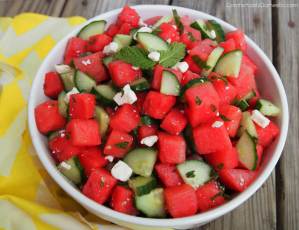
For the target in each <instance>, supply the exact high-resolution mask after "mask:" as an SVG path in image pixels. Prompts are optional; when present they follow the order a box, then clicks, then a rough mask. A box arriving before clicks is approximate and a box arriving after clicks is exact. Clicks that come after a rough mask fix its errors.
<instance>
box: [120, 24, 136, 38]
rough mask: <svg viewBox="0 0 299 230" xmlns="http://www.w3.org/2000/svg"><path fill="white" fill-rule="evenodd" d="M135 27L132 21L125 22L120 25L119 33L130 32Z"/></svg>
mask: <svg viewBox="0 0 299 230" xmlns="http://www.w3.org/2000/svg"><path fill="white" fill-rule="evenodd" d="M132 29H134V27H133V26H132V25H131V24H130V23H124V24H122V25H120V27H119V30H118V32H117V33H118V34H127V35H128V34H130V32H131V30H132Z"/></svg>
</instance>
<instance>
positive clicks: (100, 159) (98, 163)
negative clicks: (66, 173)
mask: <svg viewBox="0 0 299 230" xmlns="http://www.w3.org/2000/svg"><path fill="white" fill-rule="evenodd" d="M79 160H80V163H81V165H82V167H83V168H84V172H85V175H86V176H89V175H90V174H91V173H92V172H93V171H94V170H97V169H99V168H102V167H104V166H106V165H107V163H108V162H107V160H106V159H105V158H104V156H103V155H102V153H101V150H100V148H98V147H89V148H83V149H81V151H80V154H79Z"/></svg>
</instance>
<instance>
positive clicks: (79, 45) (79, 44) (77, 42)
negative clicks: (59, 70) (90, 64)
mask: <svg viewBox="0 0 299 230" xmlns="http://www.w3.org/2000/svg"><path fill="white" fill-rule="evenodd" d="M86 45H87V42H86V41H85V40H83V39H82V38H78V37H72V38H70V39H69V41H68V43H67V45H66V49H65V51H64V64H67V65H69V64H70V63H71V61H72V60H73V58H77V57H80V55H81V54H83V53H85V52H86Z"/></svg>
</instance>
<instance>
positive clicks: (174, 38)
mask: <svg viewBox="0 0 299 230" xmlns="http://www.w3.org/2000/svg"><path fill="white" fill-rule="evenodd" d="M159 29H160V32H159V37H160V38H162V39H163V40H165V41H170V42H171V43H172V42H178V41H179V40H180V34H179V32H178V31H177V30H176V29H175V28H174V27H173V26H172V25H170V24H168V23H162V24H161V25H160V27H159Z"/></svg>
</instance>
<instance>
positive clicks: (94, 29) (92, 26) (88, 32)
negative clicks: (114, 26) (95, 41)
mask: <svg viewBox="0 0 299 230" xmlns="http://www.w3.org/2000/svg"><path fill="white" fill-rule="evenodd" d="M105 25H106V21H104V20H100V21H94V22H91V23H89V24H87V25H86V26H84V27H83V28H82V29H81V30H80V31H79V33H78V35H77V36H78V37H79V38H82V39H84V40H88V38H89V37H91V36H93V35H96V34H102V33H103V32H104V31H105Z"/></svg>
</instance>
